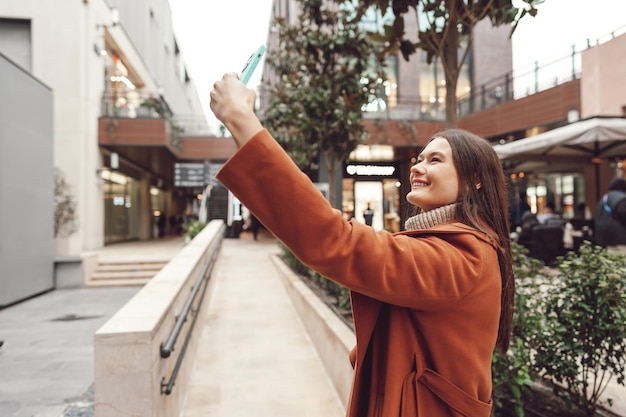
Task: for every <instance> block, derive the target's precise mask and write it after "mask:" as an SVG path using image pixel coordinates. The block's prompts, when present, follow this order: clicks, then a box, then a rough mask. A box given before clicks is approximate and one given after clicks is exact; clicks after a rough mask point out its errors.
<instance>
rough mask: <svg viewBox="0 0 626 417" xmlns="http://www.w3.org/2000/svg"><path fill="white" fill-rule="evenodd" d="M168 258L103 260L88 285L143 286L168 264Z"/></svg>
mask: <svg viewBox="0 0 626 417" xmlns="http://www.w3.org/2000/svg"><path fill="white" fill-rule="evenodd" d="M167 262H168V260H152V261H150V260H142V261H140V260H111V261H107V260H102V261H99V262H98V266H97V267H96V270H95V272H94V273H93V274H91V277H90V278H89V281H88V282H87V287H91V288H93V287H106V286H143V285H145V284H146V283H147V282H148V281H150V279H152V277H154V276H155V275H156V274H157V273H158V272H159V271H160V270H161V268H163V267H164V266H165V265H166V264H167Z"/></svg>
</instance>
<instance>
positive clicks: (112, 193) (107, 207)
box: [101, 169, 139, 244]
mask: <svg viewBox="0 0 626 417" xmlns="http://www.w3.org/2000/svg"><path fill="white" fill-rule="evenodd" d="M101 175H102V179H103V181H104V243H105V244H108V243H113V242H121V241H124V240H130V239H135V238H138V217H139V215H138V214H139V204H138V201H139V199H138V197H139V187H138V184H137V181H135V180H134V179H133V178H132V177H129V176H126V175H124V174H122V173H120V172H117V171H112V170H110V169H104V170H103V171H102V174H101Z"/></svg>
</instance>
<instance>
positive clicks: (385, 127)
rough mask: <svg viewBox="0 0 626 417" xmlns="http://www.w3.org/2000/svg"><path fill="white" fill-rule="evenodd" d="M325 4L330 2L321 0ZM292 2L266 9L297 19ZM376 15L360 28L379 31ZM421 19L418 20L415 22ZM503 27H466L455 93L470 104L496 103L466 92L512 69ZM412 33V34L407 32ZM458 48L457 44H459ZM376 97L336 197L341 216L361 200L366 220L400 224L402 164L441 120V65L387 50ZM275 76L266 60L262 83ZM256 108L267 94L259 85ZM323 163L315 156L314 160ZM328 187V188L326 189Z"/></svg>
mask: <svg viewBox="0 0 626 417" xmlns="http://www.w3.org/2000/svg"><path fill="white" fill-rule="evenodd" d="M328 4H329V6H330V7H337V6H336V5H334V4H331V2H328ZM299 13H300V11H299V4H298V2H297V1H295V0H275V1H274V3H273V12H272V15H273V16H274V19H276V18H278V17H280V18H282V19H284V21H285V23H286V24H288V25H295V24H297V22H298V14H299ZM384 20H385V19H384V18H383V17H381V16H379V15H377V14H376V13H372V14H371V15H366V16H365V17H364V19H363V20H362V22H361V25H362V26H363V28H364V29H368V30H380V29H381V28H382V24H383V22H384ZM404 23H405V33H407V34H409V36H410V34H414V38H417V33H418V27H419V25H420V22H419V21H418V18H417V16H416V14H411V13H407V15H406V16H405V21H404ZM422 24H425V22H422ZM509 34H510V26H502V27H497V28H496V27H493V26H492V25H491V23H490V22H489V21H488V20H487V19H485V20H484V21H481V22H479V23H478V25H477V26H476V28H475V31H474V34H473V35H474V42H473V44H472V46H471V48H470V51H469V52H468V55H467V59H466V61H465V63H464V64H463V66H462V68H461V70H460V76H459V79H458V85H457V91H456V92H457V97H458V98H459V100H460V103H464V104H463V105H464V106H465V107H467V108H469V109H472V110H478V109H479V108H481V107H485V106H487V105H493V104H497V103H498V102H499V100H500V98H499V97H498V96H496V95H493V94H486V95H483V96H479V95H475V94H474V95H472V94H471V93H472V92H475V91H478V90H479V86H482V85H484V84H485V83H487V82H489V80H491V79H492V78H494V77H496V76H499V75H501V74H505V73H510V72H511V71H512V65H513V64H512V42H511V39H510V38H509ZM414 40H416V39H414ZM267 44H268V50H269V51H271V50H272V49H273V48H277V47H278V45H279V36H278V31H277V26H275V25H270V32H269V34H268V40H267ZM462 51H463V50H462ZM385 76H386V78H385V80H384V96H381V97H379V99H378V100H377V102H376V103H374V104H373V105H372V106H370V108H369V109H368V111H366V112H365V113H364V119H365V126H366V128H367V131H368V138H367V140H366V141H365V142H364V143H363V144H361V145H359V146H358V148H357V149H356V150H355V151H354V153H353V154H352V155H351V156H350V161H351V162H350V164H348V165H345V166H344V170H343V174H342V175H341V177H340V178H337V179H336V181H335V184H340V186H339V187H338V189H337V190H334V192H335V193H336V194H335V195H336V196H337V198H336V200H337V201H341V207H338V208H341V209H342V211H343V213H344V215H345V217H346V218H353V217H354V218H356V219H357V220H359V221H361V222H365V219H364V217H363V212H364V210H365V209H366V207H367V206H368V204H369V206H370V209H373V211H374V218H373V227H374V228H376V229H386V230H390V231H400V230H402V229H403V224H404V220H405V219H406V218H407V217H409V216H410V215H411V214H412V213H411V208H410V207H409V205H408V204H407V203H406V202H405V198H404V196H405V195H406V194H407V193H408V192H409V184H408V182H407V180H408V178H409V167H410V166H411V165H412V163H413V162H412V161H413V158H414V157H415V156H416V155H417V150H418V149H419V148H420V147H421V146H423V145H424V144H425V143H426V141H427V140H428V139H429V138H430V136H431V135H432V134H434V133H436V132H437V131H439V130H441V129H443V128H444V127H445V117H446V116H445V114H446V113H445V93H446V85H445V77H444V70H443V65H442V64H441V62H440V61H439V60H437V59H434V61H433V62H432V63H428V62H427V55H426V52H425V51H422V50H418V51H417V52H416V53H414V54H413V55H412V56H411V57H410V59H409V60H408V61H407V60H405V59H404V58H403V57H402V55H401V54H398V56H393V57H389V58H388V59H387V61H386V63H385ZM277 82H279V80H278V79H277V77H276V75H275V74H274V73H273V70H272V69H271V68H270V67H268V65H267V64H266V66H265V68H264V71H263V83H266V84H270V85H271V84H274V83H277ZM260 103H261V105H260V107H261V108H260V114H263V106H267V103H268V100H267V97H266V96H265V91H264V90H263V89H261V92H260ZM320 165H322V166H323V162H321V163H320ZM324 175H325V170H324V169H320V170H319V182H320V183H322V184H324V183H328V180H327V178H325V177H324ZM331 192H333V191H332V190H331Z"/></svg>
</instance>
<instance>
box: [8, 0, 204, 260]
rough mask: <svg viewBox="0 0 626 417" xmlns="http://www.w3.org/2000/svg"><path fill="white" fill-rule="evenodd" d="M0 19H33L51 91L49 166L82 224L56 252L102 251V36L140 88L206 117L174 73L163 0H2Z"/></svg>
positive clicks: (35, 58) (36, 57)
mask: <svg viewBox="0 0 626 417" xmlns="http://www.w3.org/2000/svg"><path fill="white" fill-rule="evenodd" d="M112 6H118V7H119V12H120V13H119V15H120V24H119V25H117V26H112V25H111V23H112ZM151 14H152V15H153V16H154V19H153V20H150V16H151ZM0 18H13V19H27V20H30V21H31V49H32V50H31V56H32V60H31V62H32V64H31V66H32V68H31V72H32V74H33V76H35V77H36V78H38V79H40V80H41V81H42V82H43V83H45V84H46V85H48V86H50V87H51V89H52V92H53V95H54V165H55V166H56V167H58V168H60V169H61V170H62V171H63V173H64V174H65V176H66V179H67V181H68V183H69V184H70V186H71V189H72V190H73V192H74V195H75V197H76V200H77V205H78V207H77V209H78V222H79V229H78V231H77V232H76V233H75V234H73V235H72V236H71V237H69V238H67V239H64V240H62V241H57V255H69V254H79V253H81V252H84V251H90V250H94V249H97V248H100V247H102V246H103V245H104V204H103V184H102V180H101V179H100V176H99V172H100V170H101V168H102V161H101V156H100V151H99V146H98V117H99V116H100V103H101V98H102V94H103V91H104V81H105V80H104V75H105V60H104V58H103V57H102V56H100V55H99V54H98V51H99V50H100V49H104V45H105V36H106V37H107V39H108V40H109V41H110V42H111V43H113V44H114V45H115V47H116V49H118V50H117V52H118V53H119V55H120V56H122V57H123V58H124V59H125V61H126V62H127V63H129V64H130V65H131V66H132V70H133V71H135V73H136V74H137V75H138V76H139V77H140V78H141V79H142V82H143V84H144V85H145V87H144V88H145V89H146V90H149V91H152V92H154V93H162V95H163V97H164V98H165V100H166V101H167V102H168V104H169V105H170V107H171V108H172V110H173V112H174V113H175V114H176V115H186V116H187V115H189V116H191V115H193V116H194V117H196V118H198V117H200V118H202V117H204V113H203V110H202V105H201V103H200V100H199V97H198V94H197V92H196V89H195V86H194V85H193V82H187V83H185V80H184V77H181V76H177V75H176V73H177V72H176V71H175V68H176V67H177V66H180V65H181V63H180V62H177V60H176V56H175V53H174V52H175V51H174V47H173V46H174V43H175V41H174V33H173V30H172V23H171V11H170V8H169V3H168V0H132V1H121V0H120V1H113V2H110V3H109V1H107V0H89V1H87V0H84V1H58V0H2V1H0ZM103 25H105V26H108V27H104V26H103ZM125 25H127V26H125ZM180 59H182V54H180ZM196 122H197V121H196ZM204 123H205V124H206V117H204Z"/></svg>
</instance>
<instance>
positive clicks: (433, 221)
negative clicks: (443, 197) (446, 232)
mask: <svg viewBox="0 0 626 417" xmlns="http://www.w3.org/2000/svg"><path fill="white" fill-rule="evenodd" d="M455 217H456V203H452V204H448V205H447V206H442V207H438V208H436V209H433V210H430V211H425V212H423V213H420V214H417V215H415V216H413V217H410V218H408V219H407V221H406V223H404V228H405V229H406V230H422V229H430V228H431V227H435V226H437V225H438V224H441V223H445V222H448V221H450V220H454V219H455Z"/></svg>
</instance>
